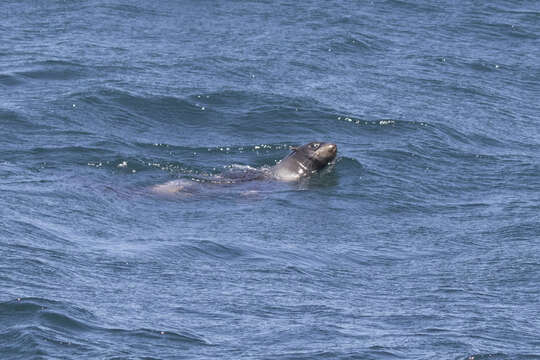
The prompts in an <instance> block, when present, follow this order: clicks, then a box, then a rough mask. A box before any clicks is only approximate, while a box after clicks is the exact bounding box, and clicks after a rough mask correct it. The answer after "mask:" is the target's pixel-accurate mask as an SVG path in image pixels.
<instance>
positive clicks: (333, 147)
mask: <svg viewBox="0 0 540 360" xmlns="http://www.w3.org/2000/svg"><path fill="white" fill-rule="evenodd" d="M328 152H330V153H332V154H336V153H337V145H336V144H328Z"/></svg>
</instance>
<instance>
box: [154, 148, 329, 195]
mask: <svg viewBox="0 0 540 360" xmlns="http://www.w3.org/2000/svg"><path fill="white" fill-rule="evenodd" d="M336 155H337V146H336V144H332V143H327V142H311V143H309V144H305V145H302V146H299V147H296V148H292V151H291V153H290V154H289V155H287V156H286V157H285V158H283V159H282V160H281V161H280V162H279V163H277V164H276V165H275V166H273V167H271V168H265V167H263V168H262V169H255V168H251V167H247V168H248V170H249V171H246V169H244V171H242V172H241V173H223V174H221V175H215V176H213V177H211V178H207V179H198V180H203V181H200V182H196V181H192V180H186V179H179V180H173V181H169V182H167V183H165V184H161V185H155V186H153V187H152V191H153V192H155V193H159V194H174V193H182V194H190V193H193V192H194V191H195V188H199V187H201V186H202V183H206V184H216V185H217V184H223V185H225V184H239V183H243V182H246V181H251V180H262V179H269V178H270V179H276V180H280V181H299V180H301V179H303V178H306V177H308V176H311V175H313V174H314V173H316V172H317V171H319V170H321V169H323V168H324V167H326V165H328V164H329V163H330V162H331V161H332V160H334V159H335V158H336ZM193 180H194V179H193Z"/></svg>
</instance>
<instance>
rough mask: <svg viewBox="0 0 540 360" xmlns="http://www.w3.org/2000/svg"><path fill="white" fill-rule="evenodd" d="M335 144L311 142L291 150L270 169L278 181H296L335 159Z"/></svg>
mask: <svg viewBox="0 0 540 360" xmlns="http://www.w3.org/2000/svg"><path fill="white" fill-rule="evenodd" d="M336 155H337V146H336V144H332V143H326V142H311V143H309V144H305V145H302V146H299V147H297V148H293V149H292V152H291V153H290V154H289V155H287V156H286V157H285V158H284V159H283V160H281V161H280V162H279V163H278V164H277V165H276V166H274V168H273V169H272V174H273V176H274V177H275V178H276V179H278V180H283V181H297V180H300V179H302V178H304V177H306V176H310V175H312V174H314V173H316V172H317V171H319V170H321V169H322V168H324V167H325V166H326V165H328V163H330V162H331V161H332V160H334V159H335V158H336Z"/></svg>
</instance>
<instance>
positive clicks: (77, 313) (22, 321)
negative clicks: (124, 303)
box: [0, 298, 211, 358]
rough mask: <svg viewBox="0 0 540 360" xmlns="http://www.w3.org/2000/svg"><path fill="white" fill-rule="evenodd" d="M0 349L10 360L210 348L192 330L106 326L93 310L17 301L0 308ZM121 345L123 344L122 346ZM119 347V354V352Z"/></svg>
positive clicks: (42, 301) (34, 300)
mask: <svg viewBox="0 0 540 360" xmlns="http://www.w3.org/2000/svg"><path fill="white" fill-rule="evenodd" d="M0 317H1V318H2V323H1V324H0V333H1V334H2V336H1V337H0V348H2V351H3V354H4V355H8V357H10V358H11V357H25V356H26V357H33V356H38V355H47V356H50V357H55V356H57V355H60V354H62V356H65V355H66V354H71V355H76V354H79V355H80V354H85V355H86V354H89V353H94V354H103V353H109V354H116V355H120V354H121V353H122V350H121V348H122V347H124V348H132V349H133V347H135V346H136V347H137V348H139V349H141V348H140V346H141V345H145V346H148V347H150V348H151V347H153V346H156V344H159V346H161V347H163V348H167V347H169V348H170V349H171V351H174V350H177V349H178V347H181V348H184V349H186V350H187V349H190V348H192V347H200V346H208V345H211V344H210V342H209V341H208V340H207V339H205V338H204V337H202V336H200V335H198V334H195V333H194V332H192V331H189V330H177V329H168V328H164V329H152V328H144V327H141V328H134V329H129V328H127V329H126V328H117V327H107V326H103V325H102V324H101V321H100V320H99V319H98V318H97V317H96V316H95V315H93V314H92V313H91V312H90V311H88V310H86V309H83V308H80V307H77V306H74V305H70V304H67V303H65V302H61V301H54V300H49V299H45V298H17V299H15V300H12V301H8V302H3V303H0ZM119 344H122V345H121V346H120V347H119ZM119 348H120V350H119Z"/></svg>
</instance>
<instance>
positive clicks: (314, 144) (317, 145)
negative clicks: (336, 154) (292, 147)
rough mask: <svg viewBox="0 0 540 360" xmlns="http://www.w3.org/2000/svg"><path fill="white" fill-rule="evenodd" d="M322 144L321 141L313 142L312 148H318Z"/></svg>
mask: <svg viewBox="0 0 540 360" xmlns="http://www.w3.org/2000/svg"><path fill="white" fill-rule="evenodd" d="M320 145H321V144H319V143H313V144H311V148H312V149H315V150H317V149H318V148H319V146H320Z"/></svg>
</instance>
